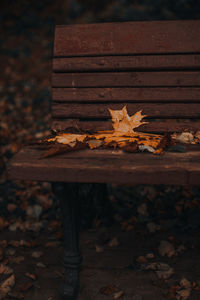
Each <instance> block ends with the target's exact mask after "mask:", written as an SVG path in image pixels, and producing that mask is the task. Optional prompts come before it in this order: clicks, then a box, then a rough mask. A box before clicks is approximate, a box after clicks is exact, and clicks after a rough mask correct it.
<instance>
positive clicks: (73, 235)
mask: <svg viewBox="0 0 200 300" xmlns="http://www.w3.org/2000/svg"><path fill="white" fill-rule="evenodd" d="M52 188H53V191H54V193H55V196H56V197H58V198H59V200H60V204H61V209H62V213H63V219H64V220H63V223H64V248H65V254H64V266H65V282H64V286H63V288H62V290H61V294H62V299H63V300H77V299H78V292H79V272H80V264H81V261H82V257H81V255H80V251H79V224H80V204H79V184H77V183H53V184H52Z"/></svg>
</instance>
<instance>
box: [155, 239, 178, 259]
mask: <svg viewBox="0 0 200 300" xmlns="http://www.w3.org/2000/svg"><path fill="white" fill-rule="evenodd" d="M158 252H159V254H160V255H161V256H168V257H172V256H174V255H175V254H176V251H175V248H174V246H173V245H172V244H171V243H170V242H168V241H161V242H160V245H159V247H158Z"/></svg>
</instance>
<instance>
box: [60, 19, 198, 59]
mask: <svg viewBox="0 0 200 300" xmlns="http://www.w3.org/2000/svg"><path fill="white" fill-rule="evenodd" d="M199 37H200V21H199V20H192V21H190V20H186V21H151V22H150V21H146V22H119V23H101V24H83V25H64V26H57V27H56V30H55V42H54V56H81V55H83V56H84V55H87V56H89V55H120V54H123V55H124V54H152V53H194V52H198V53H200V39H199Z"/></svg>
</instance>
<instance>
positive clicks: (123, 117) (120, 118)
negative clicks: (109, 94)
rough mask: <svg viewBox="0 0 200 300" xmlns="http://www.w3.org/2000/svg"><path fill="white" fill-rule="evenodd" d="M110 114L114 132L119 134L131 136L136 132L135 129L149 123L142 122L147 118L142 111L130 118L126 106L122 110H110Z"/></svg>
mask: <svg viewBox="0 0 200 300" xmlns="http://www.w3.org/2000/svg"><path fill="white" fill-rule="evenodd" d="M109 112H110V114H111V117H112V121H113V128H114V132H115V133H117V132H119V133H122V132H124V133H126V134H131V133H133V132H134V130H133V129H134V128H137V127H139V126H140V125H143V124H146V123H148V122H141V120H142V119H143V118H144V117H146V115H142V113H141V112H142V110H139V111H138V112H136V113H135V114H134V115H133V116H129V115H128V112H127V108H126V106H124V107H123V108H122V109H121V110H112V109H109Z"/></svg>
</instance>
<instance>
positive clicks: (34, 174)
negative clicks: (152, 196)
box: [8, 148, 200, 184]
mask: <svg viewBox="0 0 200 300" xmlns="http://www.w3.org/2000/svg"><path fill="white" fill-rule="evenodd" d="M99 151H100V150H99ZM110 153H112V151H110ZM41 154H42V152H41V150H40V151H39V150H36V149H30V148H24V149H22V150H21V151H20V152H19V153H18V154H17V155H16V156H15V157H14V158H13V159H12V160H11V161H10V164H9V167H8V173H9V178H15V179H24V178H26V180H39V181H40V180H42V181H60V182H108V183H120V184H187V183H188V182H189V180H190V183H191V184H195V183H196V177H195V176H199V173H200V161H199V159H198V157H199V154H200V153H199V152H197V151H196V152H188V153H165V155H163V156H155V155H152V154H150V153H134V154H123V156H121V157H120V155H114V154H113V158H112V157H110V155H109V156H106V155H105V154H104V155H102V156H98V157H94V156H93V157H91V158H90V157H88V158H83V157H80V159H79V157H78V153H77V157H74V158H72V157H71V158H68V156H67V154H63V155H58V156H55V157H51V158H47V159H40V156H41ZM193 161H194V162H193ZM193 166H195V172H196V173H193V171H192V169H190V168H191V167H193ZM191 175H192V176H193V177H192V176H191ZM189 176H190V177H189Z"/></svg>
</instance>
